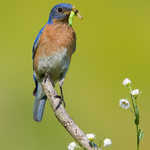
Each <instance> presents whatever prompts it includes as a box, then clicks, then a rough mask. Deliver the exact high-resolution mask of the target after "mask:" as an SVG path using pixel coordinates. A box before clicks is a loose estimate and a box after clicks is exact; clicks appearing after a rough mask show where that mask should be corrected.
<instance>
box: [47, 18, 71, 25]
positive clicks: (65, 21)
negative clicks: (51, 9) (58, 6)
mask: <svg viewBox="0 0 150 150" xmlns="http://www.w3.org/2000/svg"><path fill="white" fill-rule="evenodd" d="M48 24H68V25H69V17H66V18H64V19H49V20H48Z"/></svg>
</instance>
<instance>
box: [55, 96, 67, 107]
mask: <svg viewBox="0 0 150 150" xmlns="http://www.w3.org/2000/svg"><path fill="white" fill-rule="evenodd" d="M55 98H59V99H60V101H59V103H58V105H57V106H56V110H57V109H58V108H59V107H60V105H61V104H63V105H64V107H66V103H65V101H64V99H63V98H62V97H61V96H60V95H55Z"/></svg>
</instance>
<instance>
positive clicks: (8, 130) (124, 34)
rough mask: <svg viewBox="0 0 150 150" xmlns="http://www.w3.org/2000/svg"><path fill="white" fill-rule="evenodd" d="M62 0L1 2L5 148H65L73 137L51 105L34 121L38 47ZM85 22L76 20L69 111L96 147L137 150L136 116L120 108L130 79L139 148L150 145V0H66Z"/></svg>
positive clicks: (0, 128) (1, 145)
mask: <svg viewBox="0 0 150 150" xmlns="http://www.w3.org/2000/svg"><path fill="white" fill-rule="evenodd" d="M60 2H64V1H58V0H44V1H39V0H32V1H30V0H22V1H20V0H13V1H7V0H5V1H2V2H1V6H0V7H1V8H0V20H1V21H0V22H1V23H0V29H1V31H0V33H1V36H0V41H1V44H0V52H1V53H0V68H1V69H0V74H1V75H0V76H1V78H0V101H1V104H0V118H1V119H0V141H1V142H0V149H3V150H10V149H11V150H41V149H45V150H47V149H53V150H59V149H61V150H66V149H67V145H68V143H69V142H71V141H72V140H73V139H72V138H71V137H70V135H69V134H68V133H66V131H65V130H64V128H63V127H62V126H61V125H60V124H59V123H58V122H57V120H56V118H55V117H54V114H53V112H52V110H51V107H50V105H49V104H48V103H47V105H46V111H45V114H44V119H43V121H42V122H41V123H36V122H34V121H33V119H32V107H33V100H34V97H33V96H32V91H33V89H34V82H33V79H32V59H31V57H32V45H33V42H34V39H35V37H36V35H37V34H38V31H39V30H40V28H41V27H42V26H43V25H44V24H45V23H46V22H47V20H48V16H49V11H50V9H51V8H52V7H53V6H54V5H55V4H57V3H60ZM65 2H67V3H72V4H74V5H75V6H76V7H77V8H78V9H79V10H80V12H81V14H82V16H83V17H84V20H82V21H81V20H79V19H78V18H74V20H73V27H74V29H75V30H76V33H77V38H78V40H77V51H76V53H75V54H74V56H73V57H72V62H71V66H70V69H69V71H68V73H67V76H66V80H65V84H64V93H65V100H66V103H67V107H66V109H67V111H68V112H69V114H70V115H71V116H72V118H73V119H74V120H75V122H76V123H77V124H78V125H79V126H80V127H81V128H82V129H83V130H84V131H85V132H86V133H91V132H92V133H95V134H96V136H97V141H100V140H102V139H103V138H105V137H108V138H111V139H112V142H113V144H112V146H111V147H110V148H107V149H114V150H127V149H128V150H135V149H136V137H135V134H136V133H135V126H134V123H133V116H132V114H131V113H130V112H129V111H125V110H122V109H121V108H120V107H119V100H120V99H121V98H129V97H128V91H127V89H126V88H125V87H123V85H122V81H123V79H124V78H126V77H128V78H130V79H131V80H132V82H133V84H134V87H136V88H139V89H140V90H141V91H142V95H141V96H140V97H139V100H138V101H139V105H140V111H141V119H142V122H141V127H142V128H143V130H144V132H145V136H144V140H143V141H142V145H141V149H142V150H146V149H149V148H148V147H149V139H150V128H149V127H150V119H149V116H150V95H149V94H150V69H149V68H150V67H149V66H150V59H149V58H150V1H149V0H143V1H139V0H122V1H120V0H107V1H106V0H92V1H81V0H68V1H67V0H66V1H65Z"/></svg>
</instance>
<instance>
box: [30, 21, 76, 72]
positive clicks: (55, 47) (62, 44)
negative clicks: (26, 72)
mask: <svg viewBox="0 0 150 150" xmlns="http://www.w3.org/2000/svg"><path fill="white" fill-rule="evenodd" d="M75 45H76V36H75V32H74V30H73V28H72V27H70V26H68V25H67V24H62V23H57V24H52V25H48V24H47V25H46V27H45V29H44V31H43V33H42V35H41V37H40V40H39V43H38V47H37V50H36V54H35V57H34V62H33V63H34V70H35V71H36V72H38V62H39V59H40V58H43V57H48V56H52V55H53V54H54V53H56V52H59V51H60V52H61V50H62V49H63V48H66V49H67V55H68V56H69V57H70V58H71V56H72V53H73V51H74V49H75Z"/></svg>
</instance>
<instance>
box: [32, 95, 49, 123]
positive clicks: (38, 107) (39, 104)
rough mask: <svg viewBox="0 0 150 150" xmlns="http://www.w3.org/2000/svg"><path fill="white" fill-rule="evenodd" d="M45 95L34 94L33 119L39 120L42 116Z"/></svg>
mask: <svg viewBox="0 0 150 150" xmlns="http://www.w3.org/2000/svg"><path fill="white" fill-rule="evenodd" d="M46 99H47V97H46V96H44V97H42V98H38V97H36V96H35V101H34V108H33V119H34V120H35V121H37V122H40V121H41V120H42V118H43V112H44V108H45V104H46Z"/></svg>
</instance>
